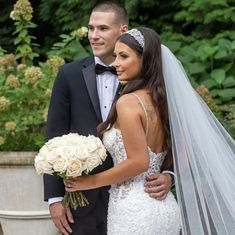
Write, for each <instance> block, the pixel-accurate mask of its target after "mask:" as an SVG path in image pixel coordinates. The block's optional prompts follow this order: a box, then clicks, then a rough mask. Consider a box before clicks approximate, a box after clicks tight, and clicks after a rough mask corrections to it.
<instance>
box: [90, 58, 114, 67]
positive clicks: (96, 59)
mask: <svg viewBox="0 0 235 235" xmlns="http://www.w3.org/2000/svg"><path fill="white" fill-rule="evenodd" d="M94 58H95V64H101V65H103V66H113V63H111V64H109V65H107V64H104V63H103V62H102V61H101V59H100V58H99V57H97V56H94Z"/></svg>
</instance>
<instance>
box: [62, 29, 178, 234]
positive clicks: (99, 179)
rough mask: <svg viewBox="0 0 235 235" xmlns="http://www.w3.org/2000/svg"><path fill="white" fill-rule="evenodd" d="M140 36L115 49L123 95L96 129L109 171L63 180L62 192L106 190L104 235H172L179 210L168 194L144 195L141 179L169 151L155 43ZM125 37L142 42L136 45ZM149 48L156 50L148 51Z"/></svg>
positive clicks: (154, 169) (155, 38) (149, 35)
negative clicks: (99, 131) (107, 187)
mask: <svg viewBox="0 0 235 235" xmlns="http://www.w3.org/2000/svg"><path fill="white" fill-rule="evenodd" d="M143 31H144V32H145V34H146V35H147V39H146V40H145V39H144V38H143V35H142V34H141V33H140V31H129V33H126V34H124V36H121V38H120V40H119V41H118V42H117V44H116V46H115V51H114V54H115V57H116V59H115V62H114V65H115V67H116V70H117V74H118V78H119V80H120V81H121V82H122V81H125V82H127V81H128V84H127V85H126V86H125V91H124V93H125V95H122V96H121V97H120V98H119V99H118V101H117V103H116V105H114V106H113V110H112V111H111V113H110V116H109V118H108V121H107V122H105V123H103V124H102V126H101V127H100V128H101V129H102V130H103V131H104V135H103V143H104V145H105V147H106V148H107V150H108V151H109V152H110V154H111V156H112V158H113V162H114V167H113V168H111V169H110V170H107V171H104V172H102V173H99V174H96V175H92V176H84V177H85V178H83V177H81V178H79V179H78V181H66V185H67V186H68V185H69V186H72V188H66V189H67V190H68V191H72V190H75V189H76V190H78V189H79V190H82V189H92V188H96V187H102V186H105V185H111V189H110V199H109V208H108V234H109V235H120V234H123V235H131V234H135V235H138V234H139V235H140V234H146V235H156V234H159V235H177V234H179V231H180V217H179V208H178V205H177V203H176V200H175V198H174V196H173V194H172V193H171V192H169V193H168V195H167V197H166V199H164V200H163V201H158V200H156V199H153V198H150V197H149V195H148V194H147V193H145V192H144V184H145V179H146V177H147V176H148V175H150V174H152V173H153V172H160V168H161V165H162V163H163V161H164V159H165V157H166V155H167V152H168V151H169V154H170V153H171V151H170V148H171V146H170V130H169V124H168V120H167V112H166V110H167V106H166V94H165V92H164V85H163V80H162V79H160V76H162V70H161V62H160V61H161V53H160V50H161V44H160V41H159V38H158V36H157V34H156V33H154V32H153V31H149V30H146V29H143ZM131 32H134V33H137V34H139V35H140V36H142V37H141V38H140V39H139V40H136V39H135V35H132V34H131ZM133 36H134V37H133ZM137 36H138V35H137ZM122 38H123V40H124V39H125V40H124V41H123V40H122ZM129 44H130V45H129ZM154 44H155V45H156V46H157V47H156V48H155V50H152V46H153V45H154ZM143 48H145V51H144V50H143ZM143 51H144V52H143ZM153 52H154V53H153ZM158 61H159V62H158ZM156 66H158V68H157V67H156ZM151 68H152V69H151ZM151 70H152V71H151ZM131 83H133V84H131ZM127 89H128V90H127ZM108 125H110V128H108V130H106V129H107V127H108ZM87 177H88V178H87ZM83 180H84V182H83Z"/></svg>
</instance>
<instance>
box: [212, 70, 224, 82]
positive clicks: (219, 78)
mask: <svg viewBox="0 0 235 235" xmlns="http://www.w3.org/2000/svg"><path fill="white" fill-rule="evenodd" d="M211 77H212V78H214V79H215V81H216V82H217V83H218V84H222V82H223V81H224V79H225V71H224V70H222V69H215V70H213V71H212V73H211Z"/></svg>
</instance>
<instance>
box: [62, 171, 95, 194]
mask: <svg viewBox="0 0 235 235" xmlns="http://www.w3.org/2000/svg"><path fill="white" fill-rule="evenodd" d="M93 178H94V176H93V175H83V176H78V177H75V178H70V179H66V180H64V185H65V190H66V191H67V192H75V191H78V190H80V191H81V190H87V189H93V188H94V181H93Z"/></svg>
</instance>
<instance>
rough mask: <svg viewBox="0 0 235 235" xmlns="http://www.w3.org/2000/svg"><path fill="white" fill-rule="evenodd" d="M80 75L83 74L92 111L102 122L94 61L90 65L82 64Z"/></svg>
mask: <svg viewBox="0 0 235 235" xmlns="http://www.w3.org/2000/svg"><path fill="white" fill-rule="evenodd" d="M82 73H83V76H84V80H85V83H86V86H87V90H88V93H89V96H90V99H91V102H92V105H93V107H94V110H95V112H96V115H97V117H98V118H99V120H102V117H101V112H100V103H99V96H98V91H97V84H96V75H95V64H94V61H93V62H91V61H90V63H87V64H84V68H83V69H82Z"/></svg>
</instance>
